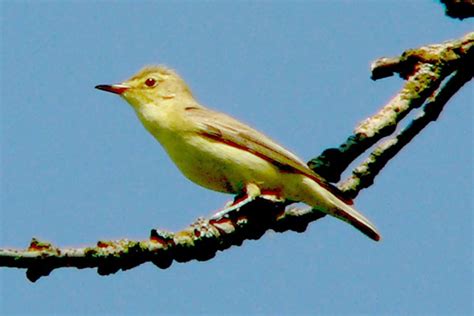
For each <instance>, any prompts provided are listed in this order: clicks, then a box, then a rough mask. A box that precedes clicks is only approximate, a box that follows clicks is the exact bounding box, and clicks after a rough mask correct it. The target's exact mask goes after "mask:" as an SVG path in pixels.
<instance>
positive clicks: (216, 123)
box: [186, 107, 352, 205]
mask: <svg viewBox="0 0 474 316" xmlns="http://www.w3.org/2000/svg"><path fill="white" fill-rule="evenodd" d="M186 114H187V115H189V116H190V117H192V120H193V122H195V123H196V124H197V125H196V127H197V129H198V130H197V132H198V133H200V134H201V135H202V136H204V137H207V138H210V139H214V140H216V141H219V142H224V143H226V144H228V145H230V146H233V147H237V148H241V149H244V150H246V151H249V152H251V153H252V154H254V155H256V156H258V157H260V158H262V159H265V160H267V161H269V162H271V163H272V164H273V165H275V166H277V167H278V168H279V169H280V170H281V171H282V172H290V173H299V174H303V175H305V176H307V177H309V178H311V179H313V180H314V181H316V182H317V183H319V185H321V186H323V187H324V188H326V189H327V190H328V191H330V192H331V193H333V194H334V195H335V196H337V197H338V198H339V199H341V200H343V201H344V202H345V203H347V204H349V205H351V204H352V201H351V200H350V199H348V198H347V197H345V196H343V194H342V192H341V191H340V190H339V189H337V188H336V187H334V186H333V185H331V184H330V183H328V182H327V181H326V180H325V179H323V178H322V177H321V176H319V175H318V174H316V173H315V172H314V171H312V170H311V169H309V167H308V166H307V165H306V164H305V163H304V162H303V161H301V160H300V159H299V158H298V157H297V156H296V155H294V154H293V153H291V152H290V151H288V150H287V149H285V148H283V147H282V146H280V145H279V144H277V143H276V142H275V141H273V140H272V139H270V138H268V137H267V136H265V135H264V134H262V133H261V132H259V131H257V130H255V129H253V128H251V127H249V126H247V125H245V124H243V123H241V122H239V121H237V120H236V119H234V118H232V117H230V116H228V115H226V114H223V113H220V112H216V111H212V110H210V109H206V108H201V107H188V108H186Z"/></svg>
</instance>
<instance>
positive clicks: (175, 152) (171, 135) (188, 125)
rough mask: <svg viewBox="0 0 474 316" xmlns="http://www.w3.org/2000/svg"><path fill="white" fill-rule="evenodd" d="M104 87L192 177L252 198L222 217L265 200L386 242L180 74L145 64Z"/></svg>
mask: <svg viewBox="0 0 474 316" xmlns="http://www.w3.org/2000/svg"><path fill="white" fill-rule="evenodd" d="M96 88H97V89H100V90H104V91H108V92H112V93H115V94H118V95H120V96H121V97H122V98H124V99H125V100H126V101H127V102H128V103H129V104H130V105H131V106H132V107H133V109H134V110H135V112H136V114H137V116H138V118H139V119H140V121H141V122H142V124H143V125H144V126H145V128H146V129H147V130H148V131H149V132H150V133H151V134H152V135H153V136H154V137H155V138H156V140H158V142H160V143H161V145H162V146H163V147H164V149H165V150H166V152H167V153H168V155H169V156H170V158H171V159H172V160H173V162H174V163H175V164H176V165H177V166H178V168H179V169H180V170H181V172H182V173H183V174H184V175H185V176H186V177H187V178H188V179H190V180H191V181H193V182H195V183H196V184H199V185H201V186H203V187H206V188H208V189H211V190H215V191H220V192H225V193H232V194H237V195H238V196H240V197H244V198H243V199H240V200H239V202H238V203H237V202H236V203H235V204H234V205H233V206H231V207H229V208H227V209H224V210H223V211H221V212H219V213H218V214H217V216H218V217H219V216H224V215H225V214H226V213H227V212H229V211H231V210H234V209H237V208H238V207H240V206H241V205H242V204H243V203H246V202H248V201H250V200H252V199H255V198H256V197H258V196H261V197H264V198H267V199H271V200H274V201H285V200H286V201H294V202H303V203H305V204H308V205H309V206H311V207H313V208H315V209H317V210H319V211H321V212H324V213H327V214H330V215H332V216H334V217H336V218H339V219H341V220H343V221H345V222H347V223H349V224H351V225H352V226H354V227H355V228H357V229H358V230H360V231H361V232H363V233H364V234H366V235H367V236H369V237H370V238H372V239H374V240H380V234H379V233H378V231H377V229H376V228H375V226H374V225H373V224H372V223H371V222H370V221H369V220H368V219H367V218H365V217H364V216H363V215H362V214H360V213H359V212H357V211H356V210H355V209H354V208H353V207H352V201H350V200H348V199H347V198H345V197H344V196H343V194H342V193H341V192H340V191H339V190H338V189H337V188H336V187H334V186H332V185H331V184H329V183H328V182H327V181H325V180H324V179H323V178H321V177H320V176H319V175H317V174H316V173H315V172H313V171H312V170H311V169H309V168H308V166H307V165H306V164H305V163H304V162H302V161H301V160H300V159H299V158H298V157H296V156H295V155H294V154H292V153H291V152H290V151H288V150H286V149H285V148H283V147H282V146H280V145H278V144H277V143H276V142H274V141H273V140H271V139H270V138H268V137H267V136H265V135H264V134H262V133H261V132H258V131H257V130H255V129H253V128H251V127H249V126H247V125H246V124H244V123H242V122H239V121H238V120H236V119H234V118H232V117H230V116H228V115H226V114H223V113H220V112H216V111H213V110H210V109H208V108H206V107H204V106H203V105H201V104H199V103H198V102H197V101H196V100H195V99H194V97H193V95H192V93H191V90H190V89H189V87H188V86H187V84H186V83H185V82H184V80H183V79H182V78H181V77H180V76H179V75H178V74H177V73H176V72H174V71H173V70H170V69H168V68H166V67H162V66H150V67H145V68H144V69H142V70H141V71H140V72H138V73H137V74H136V75H134V76H133V77H131V78H130V79H128V80H126V81H124V82H122V83H120V84H114V85H98V86H96Z"/></svg>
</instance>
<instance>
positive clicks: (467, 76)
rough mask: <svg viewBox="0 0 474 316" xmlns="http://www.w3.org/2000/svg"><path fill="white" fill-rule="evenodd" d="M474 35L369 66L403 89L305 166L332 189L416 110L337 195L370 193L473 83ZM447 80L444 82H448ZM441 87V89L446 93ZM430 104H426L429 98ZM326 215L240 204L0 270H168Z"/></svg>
mask: <svg viewBox="0 0 474 316" xmlns="http://www.w3.org/2000/svg"><path fill="white" fill-rule="evenodd" d="M473 43H474V33H470V34H467V35H466V36H464V37H463V38H461V39H459V40H454V41H450V42H446V43H443V44H440V45H430V46H426V47H421V48H419V49H414V50H408V51H406V52H404V53H403V54H402V56H400V57H396V58H382V59H379V60H377V61H376V62H374V64H373V65H372V78H373V79H380V78H384V77H388V76H391V75H393V74H394V73H398V74H400V76H401V77H402V78H405V79H407V81H406V83H405V86H404V87H403V88H402V90H401V91H400V92H399V93H398V95H397V96H395V97H394V98H393V99H392V100H391V101H389V103H388V104H387V105H385V106H384V107H383V108H382V109H381V110H380V111H379V112H378V113H377V114H375V115H374V116H372V117H370V118H368V119H366V120H365V121H363V122H362V123H360V124H359V126H358V127H357V128H356V129H355V131H354V135H351V136H350V137H349V138H348V139H347V140H346V142H345V143H343V144H342V145H341V146H339V148H331V149H328V150H325V151H324V152H323V153H322V154H321V155H320V156H319V157H318V158H315V159H313V160H311V161H310V162H309V163H308V165H309V166H310V167H311V168H312V169H313V170H315V171H316V172H317V173H319V174H320V175H322V176H323V177H325V178H327V179H328V180H329V181H332V182H337V181H339V179H340V176H341V174H342V172H343V171H344V170H345V169H346V168H347V167H348V166H349V164H350V163H352V162H353V161H354V160H355V159H356V158H357V157H359V156H360V155H361V154H362V153H363V152H365V151H366V150H367V149H368V148H370V147H372V146H373V145H374V144H376V143H377V142H379V141H380V140H381V139H382V138H384V137H386V136H388V135H390V134H392V133H393V132H394V131H395V129H396V126H397V124H398V123H399V122H400V121H401V120H402V119H403V118H404V117H406V116H407V114H408V113H409V112H410V111H411V110H412V109H415V108H419V107H420V106H422V105H423V104H424V106H423V115H421V116H420V117H418V118H415V119H414V120H413V121H412V122H411V123H410V124H408V126H407V127H406V128H405V129H404V130H403V131H401V132H400V133H398V134H397V135H395V136H394V137H393V138H391V139H388V140H385V141H384V142H383V143H381V144H380V145H378V146H377V147H376V148H375V149H374V151H373V152H372V153H371V154H370V155H369V157H368V158H367V160H366V161H364V162H363V163H362V164H361V165H360V166H358V167H357V168H355V169H354V171H353V175H352V176H351V177H349V179H347V180H345V181H344V182H343V183H342V184H340V185H339V187H340V188H341V189H342V190H343V191H344V192H346V193H347V194H348V195H349V196H352V197H355V196H356V195H357V194H358V192H359V191H360V190H362V189H363V188H366V187H368V186H370V185H371V184H372V183H373V181H374V178H375V176H376V175H377V174H378V173H379V172H380V170H381V169H382V168H383V166H384V165H385V164H386V163H387V161H388V160H389V159H391V158H392V157H394V156H395V155H396V153H398V152H399V151H400V150H401V148H403V146H405V145H406V144H407V143H408V142H409V141H410V140H411V139H413V138H414V137H415V136H416V135H417V134H418V133H419V132H420V131H421V130H422V129H423V128H424V127H425V126H427V125H428V124H429V122H431V121H434V120H436V118H437V117H438V115H439V113H440V112H441V111H442V109H443V107H444V105H445V104H446V103H447V101H448V100H449V99H450V98H451V97H452V96H453V95H454V94H455V93H456V92H457V91H458V90H459V89H460V88H461V87H462V86H463V85H464V84H465V83H467V82H468V81H469V80H471V79H472V76H473V69H474V65H473V52H474V50H473V46H474V45H473ZM446 78H447V79H446ZM443 81H446V83H445V84H444V85H443V84H442V83H443ZM431 96H433V97H432V99H431V100H429V101H428V102H427V100H428V99H429V98H430V97H431ZM324 215H325V214H323V213H321V212H319V211H317V210H313V209H311V208H306V209H298V208H289V207H287V204H285V203H275V202H272V201H268V200H265V199H262V198H257V199H256V200H254V201H252V202H250V203H248V204H245V205H244V206H242V207H241V208H240V209H239V210H238V211H235V212H231V213H229V214H227V215H226V217H225V218H223V219H220V220H208V219H203V218H199V219H197V220H196V222H195V223H193V224H191V225H190V226H188V227H187V228H185V229H183V230H182V231H179V232H177V233H171V232H165V231H161V230H157V229H153V230H152V231H151V234H150V237H149V238H148V239H146V240H142V241H132V240H127V239H122V240H116V241H99V242H98V243H97V245H95V246H91V247H85V248H58V247H55V246H53V245H52V244H49V243H46V242H41V241H39V240H36V239H33V240H32V241H31V243H30V245H29V247H28V248H27V249H24V250H23V249H0V267H9V268H22V269H27V272H26V275H27V277H28V279H29V280H30V281H32V282H35V281H36V280H38V279H39V278H40V277H42V276H46V275H49V274H50V273H51V271H53V270H54V269H58V268H79V269H83V268H95V267H97V272H98V273H99V274H100V275H109V274H112V273H115V272H117V271H119V270H127V269H131V268H133V267H136V266H138V265H140V264H142V263H145V262H152V263H154V264H155V265H156V266H158V267H159V268H162V269H165V268H168V267H169V266H170V265H171V264H172V262H173V261H177V262H187V261H190V260H193V259H195V260H201V261H203V260H209V259H211V258H213V257H214V256H215V254H216V252H217V251H223V250H225V249H227V248H229V247H231V246H234V245H241V244H242V243H243V241H244V240H247V239H259V238H260V237H261V236H262V235H263V234H264V233H265V232H266V231H267V230H269V229H272V230H274V231H276V232H284V231H288V230H292V231H296V232H303V231H305V230H306V228H307V226H308V225H309V223H311V222H314V221H316V220H318V219H319V218H321V217H324Z"/></svg>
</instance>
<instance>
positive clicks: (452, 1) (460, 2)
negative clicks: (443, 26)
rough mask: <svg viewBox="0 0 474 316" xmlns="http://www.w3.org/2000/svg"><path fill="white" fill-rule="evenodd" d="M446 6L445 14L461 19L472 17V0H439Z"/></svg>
mask: <svg viewBox="0 0 474 316" xmlns="http://www.w3.org/2000/svg"><path fill="white" fill-rule="evenodd" d="M440 2H441V3H442V4H444V5H445V7H446V15H447V16H449V17H452V18H455V19H460V20H463V19H465V18H472V17H474V0H441V1H440Z"/></svg>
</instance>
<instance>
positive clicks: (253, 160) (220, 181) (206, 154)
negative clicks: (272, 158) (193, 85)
mask: <svg viewBox="0 0 474 316" xmlns="http://www.w3.org/2000/svg"><path fill="white" fill-rule="evenodd" d="M158 140H159V142H160V143H161V144H162V145H163V147H164V148H165V150H166V151H167V153H168V155H169V156H170V158H171V159H172V160H173V162H174V163H175V164H176V166H177V167H178V168H179V169H180V170H181V172H182V173H183V174H184V175H185V176H186V177H187V178H188V179H190V180H191V181H193V182H195V183H196V184H199V185H201V186H203V187H206V188H208V189H211V190H215V191H220V192H226V193H234V194H236V193H240V192H242V190H243V188H244V187H245V184H247V183H249V182H252V183H255V184H257V185H261V186H263V187H278V183H279V182H281V178H280V176H279V172H278V170H277V168H276V167H275V166H273V165H272V164H271V163H269V162H268V161H266V160H264V159H262V158H260V157H258V156H256V155H254V154H252V153H250V152H247V151H245V150H244V149H241V148H236V147H233V146H231V145H228V144H226V143H222V142H219V141H217V140H213V139H208V138H206V137H204V136H202V135H199V134H197V133H192V132H188V133H183V135H176V134H170V135H160V137H159V138H158Z"/></svg>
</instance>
